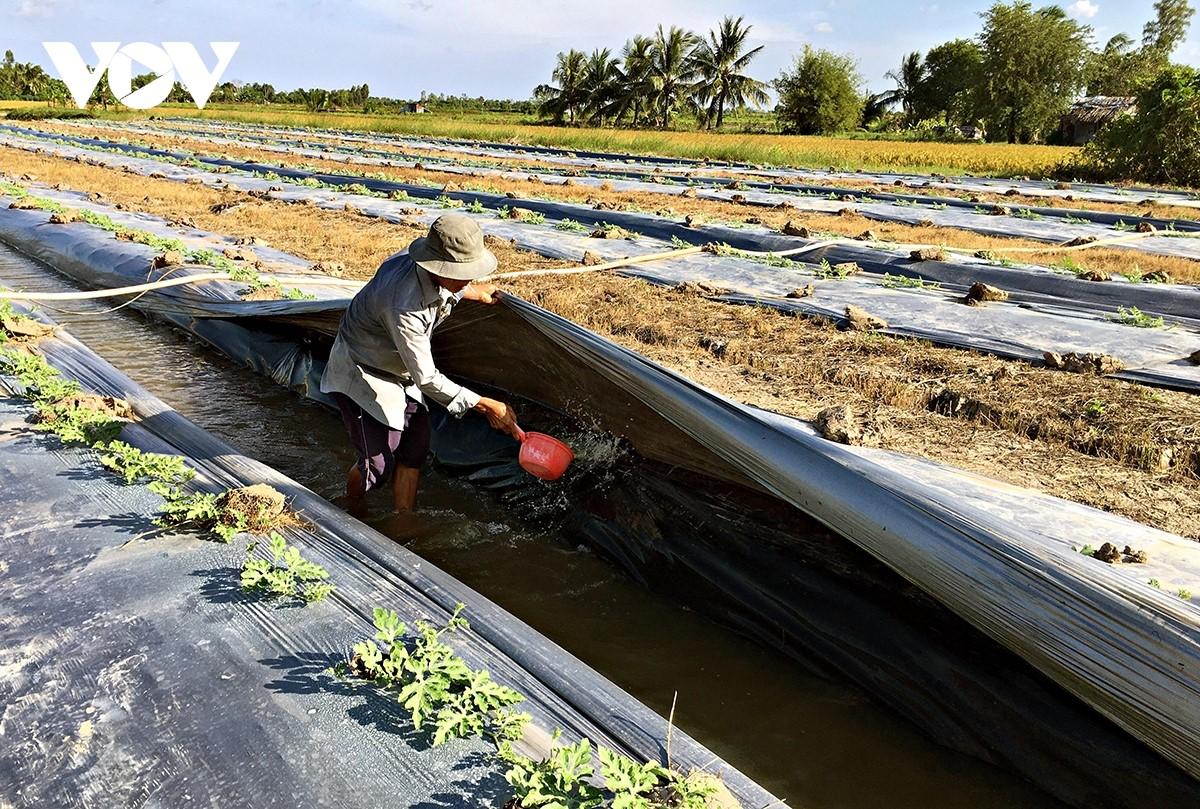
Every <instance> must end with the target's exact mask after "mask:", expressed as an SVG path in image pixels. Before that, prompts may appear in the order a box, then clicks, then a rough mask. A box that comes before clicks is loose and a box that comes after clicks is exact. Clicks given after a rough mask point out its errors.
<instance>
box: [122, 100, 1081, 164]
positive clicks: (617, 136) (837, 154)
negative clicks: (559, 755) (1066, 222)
mask: <svg viewBox="0 0 1200 809" xmlns="http://www.w3.org/2000/svg"><path fill="white" fill-rule="evenodd" d="M160 111H164V112H167V114H173V113H172V111H170V106H169V105H164V106H163V107H161V108H160ZM178 114H180V115H184V114H186V115H188V116H189V117H201V118H216V119H224V120H230V121H243V122H248V123H264V124H275V125H284V126H302V127H336V128H343V129H357V130H362V131H366V132H385V133H399V134H407V135H427V136H435V137H449V138H470V139H478V140H498V141H507V140H514V141H519V142H522V143H529V144H534V145H539V146H559V147H563V148H567V149H580V150H595V151H618V152H629V153H631V154H645V155H651V154H653V155H666V156H671V157H686V158H695V159H710V160H732V161H740V162H747V163H762V164H768V165H776V166H799V167H813V168H827V167H830V166H833V167H836V168H839V169H851V170H852V169H858V168H861V169H865V170H872V171H896V170H902V171H912V172H919V173H943V174H987V175H995V176H1020V175H1028V176H1031V177H1040V176H1044V175H1047V174H1051V173H1053V172H1054V170H1055V169H1056V168H1057V167H1059V166H1061V165H1062V164H1063V163H1064V162H1066V161H1067V160H1069V159H1070V158H1071V157H1072V156H1073V155H1075V154H1076V153H1077V152H1078V151H1079V150H1078V149H1076V148H1073V147H1065V146H1040V145H1028V144H1007V143H924V142H913V141H892V140H859V139H854V138H845V137H816V136H806V135H775V134H738V133H731V132H697V131H666V132H659V131H648V130H631V129H596V128H588V127H554V126H548V125H538V124H531V123H526V122H525V121H526V119H525V118H523V117H522V116H518V115H513V116H511V117H512V122H498V121H497V120H496V116H495V115H494V114H493V115H490V116H488V117H487V118H483V117H482V116H471V115H461V116H452V115H438V114H425V115H356V114H350V113H310V112H306V111H304V110H301V109H298V108H295V107H293V108H282V109H279V108H273V107H252V106H237V107H233V106H227V107H207V108H205V109H204V110H203V111H202V112H199V113H198V112H197V111H196V109H195V107H182V106H181V107H180V108H179V112H178ZM104 115H105V117H114V118H121V119H136V118H142V117H145V115H144V113H131V112H110V113H107V114H104Z"/></svg>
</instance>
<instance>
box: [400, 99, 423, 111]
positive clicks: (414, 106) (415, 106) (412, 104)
mask: <svg viewBox="0 0 1200 809" xmlns="http://www.w3.org/2000/svg"><path fill="white" fill-rule="evenodd" d="M404 111H405V112H428V110H427V109H425V105H424V104H422V103H421V102H420V101H409V102H408V103H407V104H405V105H404Z"/></svg>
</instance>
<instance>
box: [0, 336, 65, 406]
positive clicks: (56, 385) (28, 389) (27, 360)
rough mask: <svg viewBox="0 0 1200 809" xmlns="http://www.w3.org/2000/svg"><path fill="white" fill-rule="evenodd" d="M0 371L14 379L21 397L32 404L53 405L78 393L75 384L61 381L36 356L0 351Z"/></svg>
mask: <svg viewBox="0 0 1200 809" xmlns="http://www.w3.org/2000/svg"><path fill="white" fill-rule="evenodd" d="M0 371H3V372H4V373H6V374H9V375H10V376H14V377H16V379H17V381H18V382H20V383H21V387H22V388H23V390H24V393H23V395H24V397H25V398H26V399H29V400H30V401H31V402H33V403H34V404H47V405H48V404H53V403H54V402H57V401H59V400H61V399H65V398H66V397H67V396H71V395H73V394H76V393H79V383H77V382H75V381H73V380H69V379H64V378H63V377H62V375H61V374H59V373H58V370H57V369H56V368H54V367H53V366H52V365H50V363H48V362H46V359H45V357H43V356H42V355H40V354H31V353H28V352H25V351H14V350H11V349H4V350H3V351H0Z"/></svg>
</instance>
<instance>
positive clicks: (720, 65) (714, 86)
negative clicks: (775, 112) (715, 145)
mask: <svg viewBox="0 0 1200 809" xmlns="http://www.w3.org/2000/svg"><path fill="white" fill-rule="evenodd" d="M742 20H743V18H742V17H737V18H736V19H735V18H733V17H726V18H725V19H723V20H721V25H720V27H719V28H718V29H717V30H716V31H709V32H708V39H706V40H701V41H700V42H699V44H697V45H696V48H695V50H693V51H692V57H691V58H692V62H693V66H694V68H695V71H696V73H697V74H698V75H699V80H698V81H697V83H696V101H697V108H698V109H700V110H701V111H702V113H703V115H702V118H703V120H704V123H705V125H706V127H707V128H709V129H711V128H712V126H713V124H714V123H715V124H716V127H717V129H720V128H721V125H722V124H723V123H724V122H725V109H726V107H730V108H734V109H737V108H740V107H745V106H747V105H748V104H753V105H755V106H762V105H764V104H766V103H767V101H768V100H769V97H768V96H767V85H766V84H764V83H763V82H761V81H758V80H757V79H752V78H750V77H749V76H747V75H746V72H745V71H746V69H747V68H748V67H749V65H750V62H751V61H752V60H753V59H754V57H755V56H757V55H758V54H759V52H760V51H761V50H762V49H763V46H762V45H759V46H758V47H757V48H752V49H751V50H748V51H747V50H745V48H746V38H747V37H748V36H749V34H750V28H751V26H749V25H745V24H744V23H743V22H742Z"/></svg>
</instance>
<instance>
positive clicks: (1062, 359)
mask: <svg viewBox="0 0 1200 809" xmlns="http://www.w3.org/2000/svg"><path fill="white" fill-rule="evenodd" d="M1042 358H1043V359H1044V360H1045V362H1046V365H1047V366H1048V367H1050V368H1054V369H1057V370H1059V371H1070V372H1071V373H1073V374H1096V375H1097V376H1104V375H1106V374H1115V373H1116V372H1118V371H1123V370H1125V363H1123V362H1121V361H1120V360H1119V359H1117V358H1116V357H1111V356H1109V355H1108V354H1077V353H1075V352H1074V351H1072V352H1070V353H1067V354H1057V353H1055V352H1053V351H1047V352H1046V353H1045V354H1043V355H1042Z"/></svg>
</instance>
